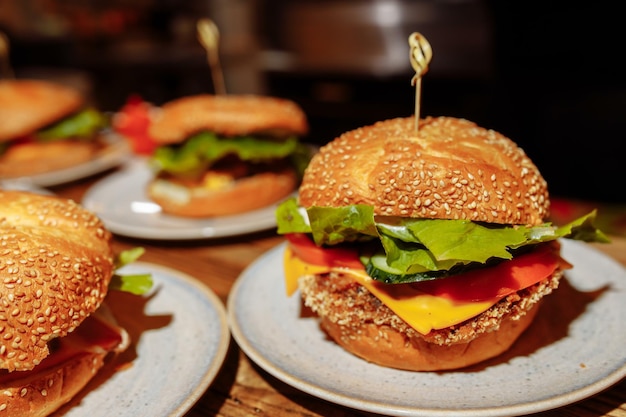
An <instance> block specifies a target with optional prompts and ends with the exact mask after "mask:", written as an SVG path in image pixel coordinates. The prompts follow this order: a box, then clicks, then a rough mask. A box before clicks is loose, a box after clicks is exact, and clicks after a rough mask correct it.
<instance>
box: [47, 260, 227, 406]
mask: <svg viewBox="0 0 626 417" xmlns="http://www.w3.org/2000/svg"><path fill="white" fill-rule="evenodd" d="M121 272H122V273H123V274H130V273H146V272H148V273H151V274H152V277H153V281H154V287H153V290H152V291H151V294H150V295H146V296H144V297H143V298H142V300H143V301H142V300H139V301H138V300H137V298H136V296H132V295H130V294H125V293H120V292H118V291H111V292H109V296H108V298H107V304H108V306H109V307H110V309H111V310H112V312H113V313H114V314H115V316H116V318H117V320H118V322H119V324H120V325H121V326H122V327H124V328H125V329H126V330H127V331H128V332H129V334H130V336H131V340H132V345H131V348H130V349H129V350H128V351H126V352H123V353H121V354H120V357H119V358H115V361H114V362H112V363H108V364H106V365H105V367H104V368H102V370H101V371H100V372H99V373H98V374H97V375H96V376H95V377H94V380H92V381H91V382H90V383H89V384H88V385H87V387H86V388H85V389H84V390H83V391H82V392H81V393H80V394H79V396H78V397H77V398H74V399H73V400H72V401H70V403H69V404H67V405H65V406H63V407H62V408H61V410H59V411H58V412H57V414H55V415H63V416H65V417H84V416H89V417H109V416H119V417H122V416H127V417H135V416H182V415H184V414H185V412H187V411H188V410H189V409H190V408H191V407H192V406H193V405H194V404H195V403H196V401H197V400H198V399H199V398H200V397H201V396H202V394H203V393H204V392H205V391H206V389H207V388H208V387H209V385H210V384H211V382H212V381H213V380H214V378H215V376H216V375H217V373H218V371H219V370H220V368H221V367H222V364H223V361H224V359H225V357H226V353H227V351H228V346H229V343H230V333H229V331H228V324H227V321H226V312H225V309H224V305H223V303H222V302H221V300H220V299H219V298H218V297H217V295H215V293H213V292H212V291H211V290H210V289H209V288H207V287H206V286H204V285H203V284H201V283H200V282H199V281H197V280H195V279H194V278H192V277H190V276H188V275H185V274H182V273H180V272H178V271H175V270H172V269H169V268H165V267H162V266H159V265H155V264H151V263H144V262H136V263H133V264H131V265H127V266H125V267H124V268H123V269H121ZM127 358H128V359H127ZM127 361H130V363H127ZM115 367H121V369H120V370H117V371H115V370H114V369H113V368H115Z"/></svg>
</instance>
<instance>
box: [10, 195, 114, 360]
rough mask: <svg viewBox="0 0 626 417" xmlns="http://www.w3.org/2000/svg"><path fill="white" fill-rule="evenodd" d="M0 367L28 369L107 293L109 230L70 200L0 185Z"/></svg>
mask: <svg viewBox="0 0 626 417" xmlns="http://www.w3.org/2000/svg"><path fill="white" fill-rule="evenodd" d="M0 201H2V204H0V240H1V243H2V244H1V245H0V253H1V254H2V256H1V257H0V300H2V302H1V303H0V320H2V322H1V325H2V340H1V341H0V368H1V369H7V370H9V371H13V370H28V369H32V368H33V367H35V366H36V365H37V364H39V363H40V362H41V361H42V360H43V359H44V358H45V357H47V356H48V354H49V348H48V341H50V340H51V339H53V338H55V337H62V336H65V335H67V334H68V333H69V332H72V331H73V330H74V329H75V328H76V327H77V326H78V325H79V324H80V323H81V322H82V321H83V320H84V319H85V318H86V317H87V316H88V315H89V314H91V313H92V312H94V311H95V310H96V309H97V308H98V307H99V306H100V304H101V303H102V301H103V299H104V297H105V296H106V293H107V289H108V284H109V281H110V279H111V276H112V273H113V270H114V256H113V251H112V248H111V233H110V232H109V231H107V230H106V229H105V227H104V225H103V224H102V222H101V221H100V220H99V219H98V218H97V217H96V216H95V215H94V214H92V213H90V212H88V211H86V210H85V209H83V208H82V207H80V206H79V205H78V204H76V203H74V202H73V201H71V200H65V199H61V198H55V197H51V196H43V195H37V194H31V193H28V192H22V191H1V190H0Z"/></svg>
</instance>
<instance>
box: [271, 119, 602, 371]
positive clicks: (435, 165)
mask: <svg viewBox="0 0 626 417" xmlns="http://www.w3.org/2000/svg"><path fill="white" fill-rule="evenodd" d="M549 207H550V201H549V195H548V188H547V184H546V181H545V180H544V178H543V177H542V176H541V174H540V172H539V170H538V169H537V167H536V166H535V165H534V164H533V163H532V161H531V160H530V159H529V158H528V156H527V155H526V154H525V152H524V151H523V150H522V149H521V148H519V147H518V146H517V145H516V144H515V143H514V142H513V141H511V140H510V139H509V138H507V137H505V136H503V135H502V134H500V133H498V132H496V131H494V130H488V129H484V128H482V127H479V126H477V125H476V124H475V123H472V122H470V121H467V120H463V119H456V118H450V117H439V118H432V117H429V118H426V119H424V120H421V121H420V125H419V132H418V133H416V131H415V121H414V118H397V119H391V120H386V121H382V122H379V123H376V124H374V125H371V126H366V127H363V128H359V129H356V130H353V131H350V132H347V133H345V134H343V135H341V136H340V137H339V138H337V139H335V140H334V141H332V142H330V143H329V144H328V145H326V146H324V147H322V148H321V150H320V152H319V153H318V154H317V155H315V156H314V157H313V159H312V160H311V163H310V165H309V166H308V168H307V169H306V172H305V174H304V178H303V181H302V184H301V186H300V191H299V198H298V199H297V200H296V199H291V200H289V201H286V202H285V203H284V204H282V205H281V206H280V207H279V209H278V210H277V221H278V232H279V233H281V234H285V235H286V238H287V243H288V245H287V249H286V253H285V275H286V285H287V292H288V293H289V294H292V293H294V292H295V291H296V290H297V289H298V288H299V290H300V293H301V296H302V299H303V300H304V304H305V305H306V306H308V307H309V308H311V309H312V310H313V312H315V313H316V314H317V315H318V316H319V317H320V319H321V327H322V328H323V329H324V330H325V331H326V332H327V333H328V335H330V337H331V338H332V339H334V340H335V341H336V342H337V343H338V344H339V345H341V346H342V347H343V348H345V349H346V350H347V351H349V352H351V353H353V354H355V355H357V356H359V357H362V358H364V359H366V360H368V361H371V362H374V363H377V364H380V365H383V366H388V367H393V368H400V369H406V370H414V371H441V370H449V369H457V368H463V367H467V366H469V365H472V364H476V363H479V362H482V361H484V360H486V359H489V358H493V357H495V356H497V355H499V354H501V353H503V352H505V351H506V350H508V349H509V348H510V347H511V346H512V344H513V343H514V342H515V341H516V340H517V339H518V338H519V337H520V335H521V334H522V333H523V332H524V330H525V329H526V328H528V326H529V325H530V324H531V322H532V321H533V319H534V317H535V316H536V315H537V314H541V311H540V309H539V305H540V304H541V302H542V299H543V297H545V296H546V295H548V294H550V293H551V292H552V291H553V290H555V289H556V288H557V287H558V285H559V280H560V279H561V278H562V276H563V272H564V271H565V270H566V269H568V268H570V267H571V265H570V264H569V263H568V262H567V261H565V260H564V259H562V258H561V256H560V245H559V241H558V239H559V238H574V239H583V240H594V241H606V237H605V236H604V235H603V234H602V232H600V231H598V230H596V229H595V227H594V226H593V224H592V223H593V219H594V217H595V212H592V213H590V214H588V215H587V216H584V217H582V218H580V219H578V220H576V221H575V222H572V223H571V224H568V225H566V226H563V227H560V228H557V227H554V226H552V225H551V224H550V223H547V222H546V218H547V217H548V215H549Z"/></svg>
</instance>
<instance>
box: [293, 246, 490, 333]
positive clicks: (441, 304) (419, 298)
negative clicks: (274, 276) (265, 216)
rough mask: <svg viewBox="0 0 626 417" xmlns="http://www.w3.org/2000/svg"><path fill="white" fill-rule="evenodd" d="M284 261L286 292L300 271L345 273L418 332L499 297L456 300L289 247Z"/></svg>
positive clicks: (441, 325) (295, 284) (471, 313)
mask: <svg viewBox="0 0 626 417" xmlns="http://www.w3.org/2000/svg"><path fill="white" fill-rule="evenodd" d="M284 265H285V286H286V291H287V295H292V294H293V293H294V292H295V291H296V290H297V289H298V278H299V277H301V276H303V275H314V274H323V273H329V272H339V273H342V274H346V275H349V276H351V277H352V278H353V279H354V280H355V281H356V282H358V283H359V284H360V285H362V286H364V287H365V288H367V289H368V290H369V291H370V292H371V293H372V294H373V295H374V296H375V297H377V298H378V299H379V300H380V301H381V302H382V303H383V304H385V305H386V306H387V307H389V309H391V310H392V311H393V312H394V313H396V314H397V315H398V316H399V317H400V318H401V319H402V320H404V321H405V322H406V323H407V324H408V325H409V326H411V327H413V328H414V329H415V330H417V331H418V332H420V333H421V334H428V333H429V332H430V331H431V330H433V329H443V328H446V327H450V326H452V325H455V324H459V323H461V322H463V321H465V320H467V319H470V318H472V317H474V316H477V315H478V314H480V313H482V312H484V311H486V310H488V309H489V308H490V307H491V306H493V305H494V304H495V303H497V302H498V301H499V300H500V298H493V299H489V300H485V301H480V302H456V301H454V300H450V299H448V298H444V297H438V296H434V295H430V294H426V293H423V292H421V291H419V290H417V289H415V287H414V286H411V285H410V284H394V285H386V284H382V283H380V282H378V281H375V280H374V279H372V278H371V277H370V276H369V275H367V273H366V272H365V270H356V269H350V268H342V267H329V266H320V265H312V264H308V263H306V262H304V261H302V260H301V259H299V258H298V257H296V256H295V255H294V254H293V252H292V251H291V249H290V248H289V247H287V248H286V249H285V254H284Z"/></svg>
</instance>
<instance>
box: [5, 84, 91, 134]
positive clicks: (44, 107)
mask: <svg viewBox="0 0 626 417" xmlns="http://www.w3.org/2000/svg"><path fill="white" fill-rule="evenodd" d="M83 103H84V100H83V97H82V96H81V94H80V93H79V92H78V91H76V90H73V89H71V88H69V87H66V86H63V85H60V84H55V83H51V82H48V81H41V80H25V79H24V80H1V81H0V142H6V141H9V140H12V139H16V138H18V137H20V136H24V135H28V134H30V133H32V132H34V131H36V130H38V129H41V128H42V127H44V126H47V125H49V124H51V123H53V122H55V121H57V120H59V119H61V118H62V117H65V116H67V115H69V114H71V113H73V112H75V111H77V110H78V109H80V108H81V107H82V105H83Z"/></svg>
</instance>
